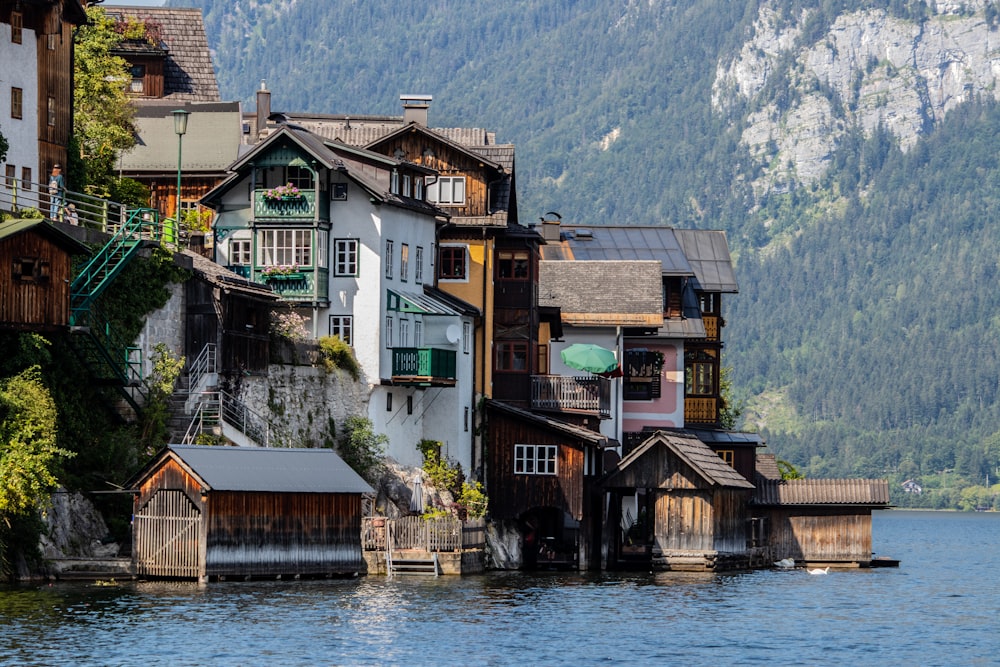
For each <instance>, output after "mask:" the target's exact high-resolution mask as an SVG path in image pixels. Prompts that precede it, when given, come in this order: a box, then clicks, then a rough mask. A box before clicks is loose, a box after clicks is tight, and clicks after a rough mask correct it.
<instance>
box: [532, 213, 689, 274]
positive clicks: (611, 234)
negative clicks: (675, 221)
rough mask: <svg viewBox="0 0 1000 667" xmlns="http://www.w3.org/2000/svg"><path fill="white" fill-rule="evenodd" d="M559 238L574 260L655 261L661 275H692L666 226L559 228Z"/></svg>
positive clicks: (670, 231) (684, 256)
mask: <svg viewBox="0 0 1000 667" xmlns="http://www.w3.org/2000/svg"><path fill="white" fill-rule="evenodd" d="M560 236H561V238H562V242H563V243H565V244H566V245H567V246H568V247H569V250H570V252H572V257H573V259H576V260H581V259H584V260H586V259H591V260H636V259H639V260H659V261H660V263H661V264H662V265H663V275H672V276H693V275H694V268H693V267H692V266H691V264H690V263H689V262H688V259H687V256H686V255H685V253H684V250H683V249H682V248H681V245H680V243H679V242H678V241H677V237H675V236H674V230H673V229H671V228H670V227H639V226H597V225H594V226H577V225H573V226H571V225H562V227H561V234H560ZM543 252H544V251H543Z"/></svg>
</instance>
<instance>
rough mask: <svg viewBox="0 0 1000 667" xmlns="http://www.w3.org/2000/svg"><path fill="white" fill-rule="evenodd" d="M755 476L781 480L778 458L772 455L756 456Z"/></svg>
mask: <svg viewBox="0 0 1000 667" xmlns="http://www.w3.org/2000/svg"><path fill="white" fill-rule="evenodd" d="M756 470H757V476H758V477H763V478H764V479H777V480H780V479H781V470H779V469H778V458H777V457H776V456H775V455H774V454H757V465H756Z"/></svg>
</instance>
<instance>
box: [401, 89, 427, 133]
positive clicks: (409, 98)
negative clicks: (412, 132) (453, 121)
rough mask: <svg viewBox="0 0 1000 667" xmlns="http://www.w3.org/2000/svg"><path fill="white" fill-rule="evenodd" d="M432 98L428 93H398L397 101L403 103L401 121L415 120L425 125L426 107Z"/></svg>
mask: <svg viewBox="0 0 1000 667" xmlns="http://www.w3.org/2000/svg"><path fill="white" fill-rule="evenodd" d="M433 99H434V98H433V97H432V96H430V95H400V96H399V101H400V102H402V103H403V122H404V123H411V122H416V123H420V124H421V125H423V126H424V127H427V108H428V107H430V105H431V100H433Z"/></svg>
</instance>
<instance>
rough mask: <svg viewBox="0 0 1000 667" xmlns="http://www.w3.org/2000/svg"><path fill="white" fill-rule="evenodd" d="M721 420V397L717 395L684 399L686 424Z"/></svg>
mask: <svg viewBox="0 0 1000 667" xmlns="http://www.w3.org/2000/svg"><path fill="white" fill-rule="evenodd" d="M718 421H719V399H717V398H715V397H705V398H691V397H686V398H685V399H684V423H685V424H716V423H718Z"/></svg>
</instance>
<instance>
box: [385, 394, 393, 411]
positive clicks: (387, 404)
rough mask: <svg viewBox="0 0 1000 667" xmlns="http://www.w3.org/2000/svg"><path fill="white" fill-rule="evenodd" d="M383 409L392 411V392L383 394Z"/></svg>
mask: <svg viewBox="0 0 1000 667" xmlns="http://www.w3.org/2000/svg"><path fill="white" fill-rule="evenodd" d="M385 411H386V412H392V393H388V394H386V395H385Z"/></svg>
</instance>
